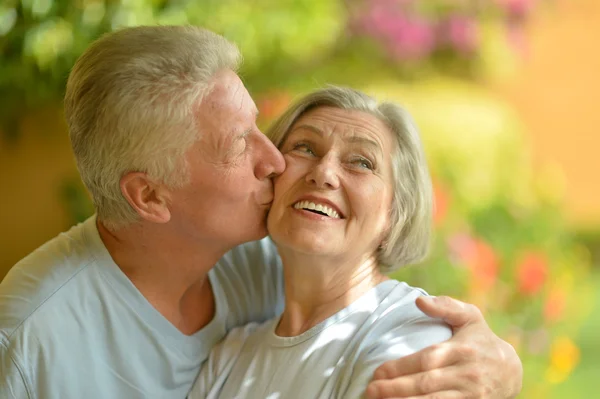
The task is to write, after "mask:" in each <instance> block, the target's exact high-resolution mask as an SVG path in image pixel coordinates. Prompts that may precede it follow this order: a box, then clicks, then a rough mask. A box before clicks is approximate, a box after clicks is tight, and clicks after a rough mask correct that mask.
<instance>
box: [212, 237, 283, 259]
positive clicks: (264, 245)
mask: <svg viewBox="0 0 600 399" xmlns="http://www.w3.org/2000/svg"><path fill="white" fill-rule="evenodd" d="M278 260H279V255H278V254H277V248H276V247H275V244H274V243H273V241H271V239H270V238H269V237H265V238H263V239H262V240H257V241H250V242H247V243H244V244H240V245H238V246H237V247H235V248H233V249H231V250H230V251H228V252H227V253H226V254H225V255H224V256H223V258H222V259H221V260H220V262H219V263H221V262H229V263H231V262H236V261H240V262H245V263H248V262H273V261H278Z"/></svg>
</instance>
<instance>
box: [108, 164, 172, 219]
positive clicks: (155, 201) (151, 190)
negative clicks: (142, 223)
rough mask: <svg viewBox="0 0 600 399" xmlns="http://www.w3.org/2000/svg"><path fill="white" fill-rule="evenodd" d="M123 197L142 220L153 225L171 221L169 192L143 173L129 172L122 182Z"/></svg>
mask: <svg viewBox="0 0 600 399" xmlns="http://www.w3.org/2000/svg"><path fill="white" fill-rule="evenodd" d="M120 186H121V192H122V193H123V196H124V197H125V199H126V200H127V202H128V203H129V205H131V207H132V208H133V209H134V210H135V211H136V213H137V214H138V215H139V216H140V218H142V220H147V221H149V222H153V223H167V222H168V221H169V220H170V219H171V211H170V210H169V206H168V204H169V201H168V199H169V190H168V189H167V188H166V187H165V186H164V185H163V184H161V183H156V182H154V181H153V180H151V179H150V178H148V175H146V174H145V173H143V172H129V173H127V174H125V175H124V176H123V177H122V178H121V181H120Z"/></svg>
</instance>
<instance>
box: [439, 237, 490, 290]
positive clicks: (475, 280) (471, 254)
mask: <svg viewBox="0 0 600 399" xmlns="http://www.w3.org/2000/svg"><path fill="white" fill-rule="evenodd" d="M448 244H449V247H450V251H451V253H452V254H453V255H454V257H455V258H456V259H457V260H458V261H459V262H461V263H463V264H464V265H466V266H467V267H468V268H469V269H470V271H471V277H472V280H471V289H473V290H474V291H479V292H482V291H487V290H489V289H491V288H492V287H493V286H494V284H495V283H496V280H497V279H498V271H499V265H500V263H499V261H498V256H497V255H496V252H495V251H494V248H492V246H491V245H490V244H488V243H487V242H485V241H484V240H482V239H480V238H473V237H471V236H469V235H456V236H454V237H452V238H451V239H450V241H449V242H448Z"/></svg>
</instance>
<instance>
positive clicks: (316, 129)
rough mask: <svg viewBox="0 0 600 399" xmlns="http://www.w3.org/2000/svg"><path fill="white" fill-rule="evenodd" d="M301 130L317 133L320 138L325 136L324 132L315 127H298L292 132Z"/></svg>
mask: <svg viewBox="0 0 600 399" xmlns="http://www.w3.org/2000/svg"><path fill="white" fill-rule="evenodd" d="M300 129H306V130H310V131H311V132H313V133H316V134H317V135H318V136H319V137H323V136H325V134H324V133H323V131H322V130H321V129H319V128H318V127H316V126H313V125H299V126H296V127H295V128H294V130H292V132H295V131H296V130H300Z"/></svg>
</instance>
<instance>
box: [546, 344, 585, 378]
mask: <svg viewBox="0 0 600 399" xmlns="http://www.w3.org/2000/svg"><path fill="white" fill-rule="evenodd" d="M579 357H580V353H579V348H578V347H577V345H575V343H574V342H573V341H572V340H571V339H570V338H569V337H567V336H561V337H558V338H556V339H555V340H554V342H553V343H552V347H551V349H550V366H549V367H548V370H546V379H547V380H548V382H550V383H553V384H558V383H560V382H563V381H564V380H566V379H567V377H568V376H569V374H571V372H572V371H573V369H574V368H575V366H577V364H578V363H579Z"/></svg>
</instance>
